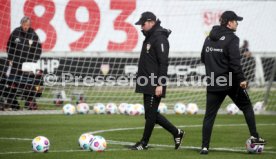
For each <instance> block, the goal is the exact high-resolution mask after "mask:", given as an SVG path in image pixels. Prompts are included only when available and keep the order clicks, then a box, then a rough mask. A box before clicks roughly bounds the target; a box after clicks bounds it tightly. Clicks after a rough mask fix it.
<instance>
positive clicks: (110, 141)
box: [107, 140, 276, 154]
mask: <svg viewBox="0 0 276 159" xmlns="http://www.w3.org/2000/svg"><path fill="white" fill-rule="evenodd" d="M107 141H108V143H110V144H114V145H122V146H125V145H134V144H135V143H133V142H125V141H123V142H120V141H114V140H107ZM149 146H153V147H163V148H174V146H173V145H162V144H149ZM181 149H189V150H201V147H196V146H181ZM154 150H155V149H154ZM210 150H215V151H228V152H245V153H246V152H247V151H246V150H242V147H240V148H227V147H218V148H210ZM264 153H271V154H276V152H275V151H264Z"/></svg>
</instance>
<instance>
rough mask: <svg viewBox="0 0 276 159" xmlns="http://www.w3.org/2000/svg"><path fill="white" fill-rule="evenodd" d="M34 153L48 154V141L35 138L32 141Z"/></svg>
mask: <svg viewBox="0 0 276 159" xmlns="http://www.w3.org/2000/svg"><path fill="white" fill-rule="evenodd" d="M32 145H33V146H32V147H33V151H34V152H48V151H49V148H50V141H49V140H48V139H47V138H46V137H44V136H37V137H36V138H34V139H33V141H32Z"/></svg>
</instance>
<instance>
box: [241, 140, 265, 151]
mask: <svg viewBox="0 0 276 159" xmlns="http://www.w3.org/2000/svg"><path fill="white" fill-rule="evenodd" d="M252 138H253V137H252V136H251V137H250V138H249V139H247V140H246V142H245V146H246V150H247V152H248V153H262V152H263V151H264V145H256V144H254V143H252V142H251V140H252Z"/></svg>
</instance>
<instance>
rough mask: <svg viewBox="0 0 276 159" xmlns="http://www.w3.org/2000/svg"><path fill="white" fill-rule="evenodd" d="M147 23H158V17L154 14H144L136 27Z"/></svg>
mask: <svg viewBox="0 0 276 159" xmlns="http://www.w3.org/2000/svg"><path fill="white" fill-rule="evenodd" d="M146 21H156V16H155V15H154V14H153V13H152V12H144V13H142V14H141V17H140V19H139V20H138V21H137V22H136V23H135V25H142V24H144V23H145V22H146Z"/></svg>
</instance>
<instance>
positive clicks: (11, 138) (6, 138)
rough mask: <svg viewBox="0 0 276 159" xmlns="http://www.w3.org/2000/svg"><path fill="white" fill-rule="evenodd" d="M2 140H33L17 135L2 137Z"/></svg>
mask: <svg viewBox="0 0 276 159" xmlns="http://www.w3.org/2000/svg"><path fill="white" fill-rule="evenodd" d="M0 140H21V141H32V140H33V139H29V138H15V137H0Z"/></svg>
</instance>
